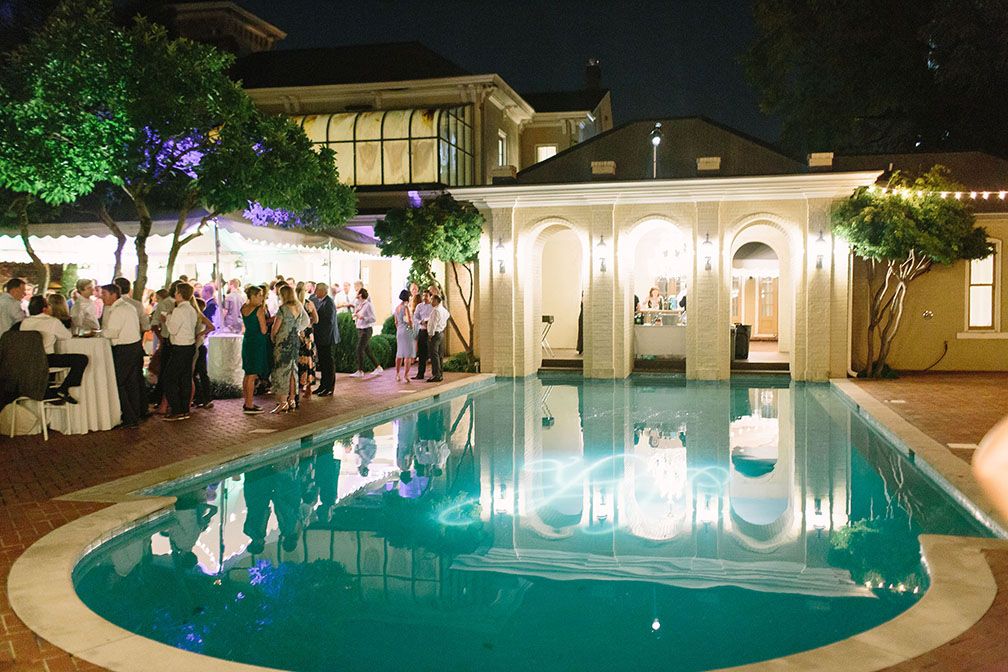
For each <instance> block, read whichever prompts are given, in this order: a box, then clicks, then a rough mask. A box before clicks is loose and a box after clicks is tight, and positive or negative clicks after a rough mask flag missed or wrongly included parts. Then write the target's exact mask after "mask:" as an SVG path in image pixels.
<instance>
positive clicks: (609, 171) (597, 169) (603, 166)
mask: <svg viewBox="0 0 1008 672" xmlns="http://www.w3.org/2000/svg"><path fill="white" fill-rule="evenodd" d="M591 172H592V179H594V180H608V179H615V177H616V162H615V161H592V162H591Z"/></svg>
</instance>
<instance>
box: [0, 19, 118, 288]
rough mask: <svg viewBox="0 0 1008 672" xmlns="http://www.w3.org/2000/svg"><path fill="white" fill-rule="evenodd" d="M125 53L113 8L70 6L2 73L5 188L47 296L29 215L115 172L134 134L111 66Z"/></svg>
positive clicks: (0, 176) (45, 271)
mask: <svg viewBox="0 0 1008 672" xmlns="http://www.w3.org/2000/svg"><path fill="white" fill-rule="evenodd" d="M122 46H123V45H122V40H121V36H120V35H119V33H118V32H117V31H116V30H115V29H114V27H113V24H112V14H111V5H110V3H109V2H108V1H107V0H102V1H100V2H96V3H95V2H87V1H85V0H69V1H68V2H65V3H62V4H61V5H60V6H59V7H58V8H57V9H56V11H55V12H54V13H53V14H52V16H51V17H50V18H49V20H48V22H47V23H46V24H45V26H44V27H43V28H42V30H41V31H39V32H38V33H37V34H36V35H35V36H34V37H32V38H31V39H30V40H29V41H28V42H27V43H25V44H23V45H22V46H21V47H19V48H18V49H16V50H15V51H13V52H12V53H11V54H10V55H9V56H8V57H7V58H6V59H5V61H4V63H3V68H2V70H0V187H4V188H6V189H8V190H10V192H11V194H10V198H9V199H8V204H9V206H8V212H10V213H12V214H13V215H14V216H15V222H16V226H17V227H18V229H19V231H20V234H21V238H22V240H23V242H24V245H25V250H26V251H27V252H28V255H29V257H31V259H32V263H33V264H34V266H35V267H36V269H37V271H38V275H39V278H38V282H39V284H40V285H41V286H42V287H43V289H44V288H45V287H47V286H48V284H49V268H48V266H47V265H46V264H44V263H43V262H42V260H41V259H40V258H39V257H38V255H36V254H35V251H34V250H33V249H32V247H31V244H30V242H29V238H28V222H29V220H30V219H31V217H30V215H29V213H30V212H31V211H32V209H33V208H34V206H33V201H35V200H41V201H43V202H45V203H48V204H50V205H58V204H61V203H68V202H71V201H73V200H74V199H76V198H77V197H78V196H80V195H82V194H86V193H88V192H89V191H91V189H92V188H93V187H94V185H95V183H96V182H98V181H99V180H102V179H106V178H107V176H108V173H109V172H110V171H111V170H112V169H113V167H114V166H115V164H116V161H117V160H118V152H117V150H118V148H119V147H120V146H121V145H122V143H123V141H124V138H125V137H126V133H127V130H128V128H127V120H126V119H125V117H124V116H123V115H122V114H121V113H120V110H119V102H120V101H121V100H122V97H123V95H124V92H125V89H124V87H123V86H122V82H121V80H120V79H119V78H118V75H117V73H116V72H115V70H114V68H112V67H111V66H110V62H111V61H113V60H114V56H115V54H117V53H119V52H120V51H121V49H122Z"/></svg>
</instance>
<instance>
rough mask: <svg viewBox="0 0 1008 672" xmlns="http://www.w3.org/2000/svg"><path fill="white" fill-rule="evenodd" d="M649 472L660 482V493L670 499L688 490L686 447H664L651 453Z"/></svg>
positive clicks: (680, 495) (678, 496) (648, 464)
mask: <svg viewBox="0 0 1008 672" xmlns="http://www.w3.org/2000/svg"><path fill="white" fill-rule="evenodd" d="M647 473H648V474H649V475H650V476H651V478H653V479H654V481H655V483H657V484H658V494H659V495H661V497H662V498H664V499H667V500H669V501H671V500H673V499H678V498H680V497H682V496H683V495H684V494H685V492H686V449H685V448H662V449H658V450H655V451H654V452H653V453H651V456H650V457H649V458H648V462H647Z"/></svg>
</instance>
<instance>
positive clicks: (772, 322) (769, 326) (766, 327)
mask: <svg viewBox="0 0 1008 672" xmlns="http://www.w3.org/2000/svg"><path fill="white" fill-rule="evenodd" d="M756 334H757V335H758V336H765V337H769V338H777V278H760V279H759V317H758V318H757V324H756Z"/></svg>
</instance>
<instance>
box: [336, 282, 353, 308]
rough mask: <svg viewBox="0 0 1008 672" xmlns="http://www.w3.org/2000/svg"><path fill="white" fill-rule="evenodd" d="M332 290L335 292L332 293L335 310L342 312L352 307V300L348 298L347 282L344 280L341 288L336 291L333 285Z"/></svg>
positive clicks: (348, 284) (348, 285) (348, 286)
mask: <svg viewBox="0 0 1008 672" xmlns="http://www.w3.org/2000/svg"><path fill="white" fill-rule="evenodd" d="M333 291H334V292H335V294H333V303H335V304H336V311H337V312H340V313H344V312H348V311H349V310H350V309H351V308H353V301H352V300H351V298H350V296H351V295H350V283H349V282H344V283H343V288H342V289H340V290H338V291H337V290H336V287H333Z"/></svg>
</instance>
